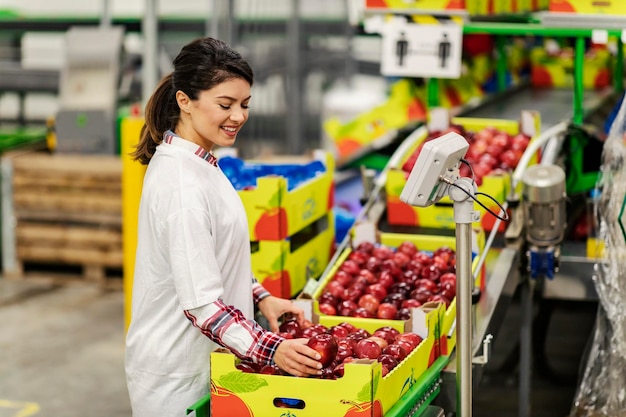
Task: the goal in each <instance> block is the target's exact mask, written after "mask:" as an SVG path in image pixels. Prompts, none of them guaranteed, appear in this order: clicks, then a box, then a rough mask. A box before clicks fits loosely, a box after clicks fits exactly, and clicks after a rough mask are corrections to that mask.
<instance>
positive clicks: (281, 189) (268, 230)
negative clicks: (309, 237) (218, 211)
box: [238, 150, 335, 241]
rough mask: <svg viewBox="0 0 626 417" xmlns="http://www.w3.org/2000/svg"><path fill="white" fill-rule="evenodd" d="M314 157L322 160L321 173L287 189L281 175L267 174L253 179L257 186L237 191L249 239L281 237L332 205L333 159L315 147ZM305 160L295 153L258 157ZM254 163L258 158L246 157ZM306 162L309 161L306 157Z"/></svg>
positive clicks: (314, 218)
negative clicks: (293, 154) (323, 166)
mask: <svg viewBox="0 0 626 417" xmlns="http://www.w3.org/2000/svg"><path fill="white" fill-rule="evenodd" d="M313 160H319V161H322V162H323V163H324V165H325V167H326V171H325V172H324V173H323V174H320V175H318V176H316V177H315V178H312V179H310V180H307V181H305V182H304V183H303V184H301V185H299V186H298V187H296V188H294V189H292V190H289V189H288V180H287V178H285V177H281V176H266V177H260V178H257V180H256V186H254V187H252V188H250V189H244V190H240V191H238V193H239V197H240V198H241V201H242V202H243V205H244V207H245V209H246V214H247V216H248V227H249V232H250V239H251V240H252V241H261V240H278V241H280V240H283V239H286V238H288V237H289V236H291V235H293V234H295V233H297V232H298V231H300V230H301V229H302V228H304V227H305V226H308V225H309V224H311V223H313V222H314V221H316V220H317V219H319V218H320V217H321V216H322V215H324V214H326V213H328V212H329V211H330V210H331V209H332V208H333V206H334V194H335V183H334V170H335V165H334V164H335V163H334V160H333V157H332V155H331V154H330V153H329V152H324V151H319V150H318V151H316V152H315V153H314V156H313ZM286 161H287V162H289V163H301V162H305V161H304V160H303V159H302V158H298V157H281V158H276V157H273V158H272V159H270V160H268V161H265V160H264V161H258V162H259V163H262V164H263V165H268V164H271V163H276V164H284V163H285V162H286ZM248 162H250V163H255V162H257V161H248ZM306 162H307V163H308V162H311V159H307V160H306Z"/></svg>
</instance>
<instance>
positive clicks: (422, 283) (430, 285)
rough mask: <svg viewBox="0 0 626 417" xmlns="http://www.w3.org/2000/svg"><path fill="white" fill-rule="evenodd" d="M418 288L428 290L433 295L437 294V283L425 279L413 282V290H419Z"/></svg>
mask: <svg viewBox="0 0 626 417" xmlns="http://www.w3.org/2000/svg"><path fill="white" fill-rule="evenodd" d="M420 287H423V288H426V289H427V290H430V292H432V293H433V294H435V293H438V292H439V286H438V285H437V283H436V282H435V281H431V280H429V279H426V278H420V279H418V280H417V281H415V288H420Z"/></svg>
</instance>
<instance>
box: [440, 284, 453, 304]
mask: <svg viewBox="0 0 626 417" xmlns="http://www.w3.org/2000/svg"><path fill="white" fill-rule="evenodd" d="M439 294H441V296H443V297H445V298H447V299H448V300H453V299H454V297H456V284H453V283H451V282H442V283H441V284H440V290H439Z"/></svg>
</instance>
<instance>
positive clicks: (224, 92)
mask: <svg viewBox="0 0 626 417" xmlns="http://www.w3.org/2000/svg"><path fill="white" fill-rule="evenodd" d="M176 101H177V102H178V106H179V107H180V119H179V121H178V124H177V125H176V128H175V132H176V134H177V135H178V136H180V137H182V138H184V139H187V140H189V141H191V142H194V143H196V144H197V145H199V146H202V147H203V148H204V149H206V150H207V151H210V150H211V149H212V148H213V146H214V145H217V146H232V145H234V144H235V140H236V139H237V133H239V131H240V130H241V128H242V127H243V125H244V124H245V123H246V121H247V120H248V104H249V102H250V84H249V83H248V82H247V81H245V80H243V79H241V78H232V79H230V80H227V81H224V82H222V83H220V84H218V85H216V86H215V87H213V88H211V89H209V90H204V91H202V92H201V93H200V94H199V96H198V99H197V100H191V99H190V98H189V96H187V94H185V93H183V92H182V91H180V90H179V91H177V92H176Z"/></svg>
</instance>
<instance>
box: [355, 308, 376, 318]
mask: <svg viewBox="0 0 626 417" xmlns="http://www.w3.org/2000/svg"><path fill="white" fill-rule="evenodd" d="M352 317H362V318H366V319H373V318H374V317H376V313H373V312H371V311H369V310H368V309H366V308H364V307H359V308H357V309H356V310H354V311H353V312H352Z"/></svg>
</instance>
